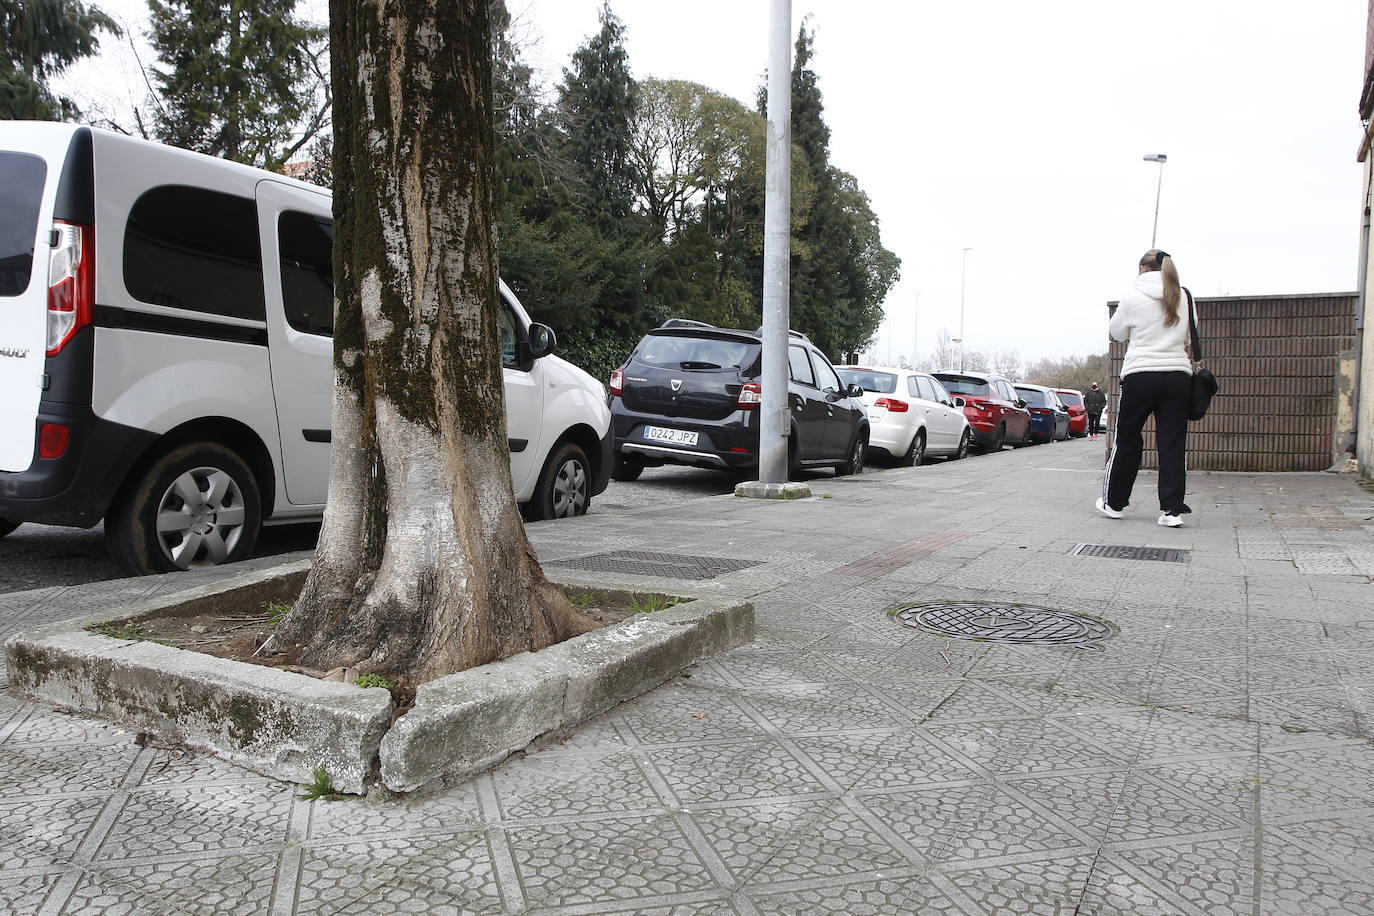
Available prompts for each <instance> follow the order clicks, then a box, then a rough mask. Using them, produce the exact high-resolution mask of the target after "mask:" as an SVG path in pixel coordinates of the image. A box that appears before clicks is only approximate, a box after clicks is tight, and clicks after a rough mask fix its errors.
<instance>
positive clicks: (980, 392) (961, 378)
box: [935, 375, 993, 398]
mask: <svg viewBox="0 0 1374 916" xmlns="http://www.w3.org/2000/svg"><path fill="white" fill-rule="evenodd" d="M935 377H936V378H938V379H939V380H940V383H941V384H943V385H944V386H945V390H946V391H948V392H949V393H950V394H971V395H973V396H974V397H975V398H990V397H992V396H993V394H992V387H991V386H990V385H988V383H987V382H985V381H983V380H982V379H979V378H971V377H970V376H967V375H937V376H935Z"/></svg>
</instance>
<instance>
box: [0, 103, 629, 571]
mask: <svg viewBox="0 0 1374 916" xmlns="http://www.w3.org/2000/svg"><path fill="white" fill-rule="evenodd" d="M332 237H333V226H332V222H331V201H330V195H329V192H327V191H325V190H323V189H321V188H317V187H315V186H313V185H309V184H305V183H303V182H299V181H294V180H292V179H290V178H285V177H283V176H281V175H277V174H274V173H271V172H266V171H262V170H260V169H255V168H250V167H248V166H244V165H239V164H237V163H233V162H227V161H225V160H222V159H215V158H213V157H210V156H203V155H200V154H198V153H191V152H187V151H185V150H180V149H175V148H172V147H167V146H162V145H159V144H156V143H149V142H146V141H142V140H135V139H132V138H129V137H125V136H122V135H119V134H115V133H111V132H107V131H102V130H97V129H93V128H89V127H80V126H76V125H72V124H57V123H47V122H25V121H0V536H3V535H5V534H8V533H9V532H10V531H12V530H14V528H15V527H16V526H17V525H18V524H19V523H22V522H39V523H45V524H54V525H75V526H80V527H87V528H88V527H91V526H92V525H95V524H96V523H97V522H98V521H100V519H101V518H104V519H105V532H106V539H107V542H108V544H109V547H110V553H111V555H112V556H113V558H114V559H115V560H116V562H117V563H118V564H119V565H120V566H121V567H122V568H124V569H125V570H127V571H128V572H130V573H135V574H137V573H147V572H157V571H170V570H174V569H178V568H180V569H186V568H188V567H191V566H201V565H214V564H217V563H224V562H230V561H233V560H238V559H242V558H244V557H246V556H247V555H248V554H249V552H250V551H251V550H252V548H253V543H254V541H255V540H256V538H257V535H258V528H259V526H260V525H263V524H267V525H271V524H281V523H286V522H299V521H309V520H314V519H319V518H320V517H321V515H322V513H323V510H324V501H325V491H326V488H327V485H328V479H329V439H330V416H331V411H332V408H333V395H332V391H331V387H332V382H333V366H332V350H333V341H332V338H331V335H332V333H333V324H334V312H333V282H332V275H331V264H330V247H331V242H332ZM501 298H502V321H501V329H500V330H501V351H502V352H501V356H502V362H503V367H504V375H505V388H506V419H507V424H508V427H509V433H508V435H509V437H510V449H511V477H512V479H513V481H514V485H515V490H516V498H517V500H518V501H519V502H520V504H521V509H522V511H523V513H524V514H525V517H526V518H528V519H540V518H553V517H559V516H568V515H580V514H582V513H585V512H586V511H587V506H588V504H589V502H590V500H591V498H592V497H593V496H595V495H596V494H599V493H601V492H602V491H603V490H604V489H605V488H606V482H607V480H608V478H609V474H610V448H611V440H610V432H609V431H610V414H609V411H608V410H607V407H606V403H605V389H603V388H602V386H601V385H600V383H598V382H597V381H596V380H595V379H593V378H592V377H591V376H590V375H588V374H587V373H585V372H583V371H582V370H580V369H578V368H577V367H576V366H573V365H571V364H570V363H567V362H565V361H564V360H561V359H559V358H558V357H556V356H552V355H549V354H550V351H551V350H552V348H553V344H554V337H553V332H552V331H551V330H550V329H549V328H547V327H545V326H543V325H538V324H532V323H531V322H530V319H529V316H528V315H527V314H526V313H525V310H524V309H523V308H522V307H521V305H520V303H519V302H518V301H517V300H516V298H515V296H514V295H513V294H512V293H511V291H510V290H509V289H508V288H507V287H506V286H505V284H502V285H501Z"/></svg>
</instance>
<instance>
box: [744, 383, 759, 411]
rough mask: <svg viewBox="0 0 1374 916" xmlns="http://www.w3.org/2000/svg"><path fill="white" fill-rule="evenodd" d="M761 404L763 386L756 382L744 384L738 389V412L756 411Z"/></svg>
mask: <svg viewBox="0 0 1374 916" xmlns="http://www.w3.org/2000/svg"><path fill="white" fill-rule="evenodd" d="M762 403H763V386H762V385H760V384H759V383H758V382H745V383H744V384H743V385H741V386H740V389H739V408H740V410H758V407H759V405H760V404H762Z"/></svg>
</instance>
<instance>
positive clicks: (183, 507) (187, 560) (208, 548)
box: [157, 467, 246, 569]
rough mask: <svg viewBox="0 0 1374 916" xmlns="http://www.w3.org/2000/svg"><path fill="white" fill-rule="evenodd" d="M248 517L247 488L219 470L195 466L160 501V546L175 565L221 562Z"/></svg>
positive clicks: (186, 566) (189, 565) (179, 478)
mask: <svg viewBox="0 0 1374 916" xmlns="http://www.w3.org/2000/svg"><path fill="white" fill-rule="evenodd" d="M245 520H246V513H245V510H244V505H243V491H242V490H240V489H239V485H238V483H237V482H236V481H235V480H234V478H233V477H231V476H229V474H228V473H227V472H225V471H223V470H221V469H219V468H213V467H199V468H192V469H191V470H188V471H186V472H185V473H184V474H182V475H181V476H179V477H177V479H176V480H174V481H172V484H171V486H169V487H168V488H167V490H166V491H165V492H164V493H163V494H162V499H160V500H159V501H158V509H157V539H158V544H159V546H161V547H162V554H163V556H164V557H166V558H167V559H168V560H170V561H171V562H172V565H173V566H175V567H176V568H177V569H190V568H191V567H193V566H218V565H219V564H221V563H223V562H224V561H225V560H227V559H228V558H229V555H230V554H231V553H233V551H234V548H235V547H237V546H238V542H239V538H240V537H241V536H242V534H243V524H244V521H245Z"/></svg>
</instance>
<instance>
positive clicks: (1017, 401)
mask: <svg viewBox="0 0 1374 916" xmlns="http://www.w3.org/2000/svg"><path fill="white" fill-rule="evenodd" d="M931 375H933V376H935V377H936V378H937V379H939V380H940V384H941V385H944V386H945V390H946V391H948V392H949V393H950V394H955V395H958V396H959V397H961V398H963V399H964V416H965V417H967V418H968V425H969V428H970V429H972V430H973V438H974V439H975V440H976V441H977V442H978V447H979V448H980V449H982V450H983V451H984V452H997V451H1001V450H1002V446H1003V445H1026V444H1028V443H1029V442H1030V413H1029V412H1028V411H1027V410H1026V409H1025V408H1026V402H1025V401H1023V400H1021V398H1020V397H1019V396H1018V395H1017V394H1016V391H1015V390H1014V389H1013V388H1012V385H1011V382H1010V381H1009V380H1008V379H1007V377H1006V376H1004V375H998V374H997V373H995V372H967V371H958V370H954V369H945V370H942V371H940V372H932V373H931Z"/></svg>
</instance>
